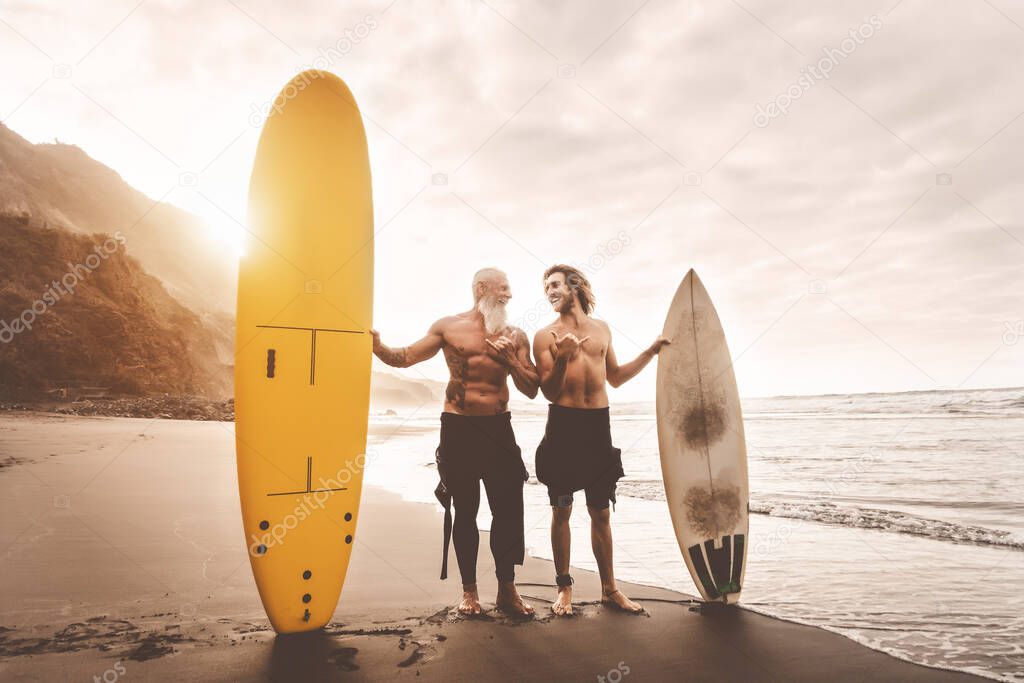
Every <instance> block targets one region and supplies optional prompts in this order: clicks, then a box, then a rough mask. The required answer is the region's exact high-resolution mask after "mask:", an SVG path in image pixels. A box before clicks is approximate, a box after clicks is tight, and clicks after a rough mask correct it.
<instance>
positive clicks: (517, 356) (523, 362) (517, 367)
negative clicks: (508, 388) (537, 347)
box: [484, 327, 540, 398]
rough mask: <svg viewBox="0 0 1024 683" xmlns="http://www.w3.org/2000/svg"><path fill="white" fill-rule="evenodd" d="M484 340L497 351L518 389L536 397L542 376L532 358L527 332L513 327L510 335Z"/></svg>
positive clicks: (498, 357)
mask: <svg viewBox="0 0 1024 683" xmlns="http://www.w3.org/2000/svg"><path fill="white" fill-rule="evenodd" d="M509 337H511V338H509ZM484 341H485V342H487V345H488V346H490V347H491V348H492V349H493V350H494V351H495V357H496V358H497V359H498V361H499V362H501V363H502V364H503V365H504V366H505V367H506V368H508V372H509V374H510V375H512V382H513V383H514V384H515V385H516V389H519V391H521V392H523V394H524V395H525V396H526V397H527V398H536V396H537V389H538V387H540V376H539V375H538V374H537V368H536V366H534V364H533V361H532V360H530V341H529V340H528V339H527V338H526V333H525V332H523V331H522V330H520V329H519V328H517V327H513V328H512V330H511V333H510V334H509V336H508V337H506V336H504V335H502V336H501V337H498V339H496V340H495V341H493V342H492V341H491V340H489V339H485V340H484Z"/></svg>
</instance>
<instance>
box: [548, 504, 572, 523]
mask: <svg viewBox="0 0 1024 683" xmlns="http://www.w3.org/2000/svg"><path fill="white" fill-rule="evenodd" d="M571 516H572V503H570V504H569V505H566V506H559V507H553V508H551V519H552V521H553V522H554V523H555V524H568V523H569V518H570V517H571Z"/></svg>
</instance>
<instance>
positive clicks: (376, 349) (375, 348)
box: [370, 330, 381, 353]
mask: <svg viewBox="0 0 1024 683" xmlns="http://www.w3.org/2000/svg"><path fill="white" fill-rule="evenodd" d="M370 336H371V337H373V352H374V353H378V352H379V351H380V347H381V344H380V332H378V331H377V330H370Z"/></svg>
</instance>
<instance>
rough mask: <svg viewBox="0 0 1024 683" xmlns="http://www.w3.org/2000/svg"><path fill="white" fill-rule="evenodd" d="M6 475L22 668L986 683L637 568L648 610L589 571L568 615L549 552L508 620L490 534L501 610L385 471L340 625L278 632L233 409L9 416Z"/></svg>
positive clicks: (2, 642) (7, 573)
mask: <svg viewBox="0 0 1024 683" xmlns="http://www.w3.org/2000/svg"><path fill="white" fill-rule="evenodd" d="M378 466H386V463H382V464H380V465H378ZM0 486H2V489H0V490H2V492H3V497H2V503H0V513H2V514H0V573H2V575H3V577H4V578H3V581H2V586H0V678H2V679H3V680H4V681H59V680H82V679H85V680H89V679H93V680H104V681H107V682H108V683H111V682H112V681H116V680H118V679H119V678H121V677H126V678H127V679H128V680H169V679H175V678H180V679H182V680H200V681H221V680H224V681H228V680H232V681H233V680H252V681H262V680H275V681H285V680H287V681H317V680H385V679H393V678H410V679H411V678H417V679H418V680H424V681H431V680H442V679H443V680H446V681H460V680H477V679H481V678H483V679H487V680H524V679H529V680H533V681H562V680H597V681H610V682H611V683H619V681H620V680H624V679H629V680H637V681H640V680H644V681H646V680H654V681H660V680H692V681H718V680H722V681H725V680H751V681H771V680H779V681H783V680H784V681H822V680H829V681H835V682H838V681H863V680H872V681H879V680H881V681H956V680H965V681H966V680H978V679H976V678H975V677H973V676H969V675H966V674H959V673H952V672H945V671H939V670H935V669H929V668H925V667H922V666H917V665H914V664H910V663H907V662H903V661H901V660H898V659H895V658H893V657H891V656H889V655H886V654H884V653H881V652H877V651H874V650H870V649H868V648H866V647H862V646H860V645H858V644H856V643H854V642H853V641H850V640H848V639H846V638H844V637H842V636H839V635H835V634H832V633H829V632H826V631H823V630H820V629H816V628H812V627H808V626H801V625H797V624H792V623H789V622H784V621H780V620H776V619H772V618H769V617H765V616H762V615H758V614H754V613H752V612H749V611H745V610H743V609H710V610H707V609H705V610H701V609H699V608H698V607H697V606H696V604H695V600H694V598H693V597H692V596H688V595H683V594H679V593H675V592H672V591H668V590H662V589H658V588H650V587H644V586H637V585H630V584H625V583H623V584H622V586H621V587H622V589H623V590H624V591H625V592H626V593H627V594H629V595H630V596H632V597H633V598H634V599H637V600H639V601H640V602H641V603H642V604H643V605H644V606H645V607H646V608H647V610H648V614H647V615H645V616H630V615H625V614H620V613H617V612H613V611H610V610H608V609H605V608H603V607H602V606H601V605H600V604H599V603H597V602H596V601H597V599H598V598H599V596H600V584H599V581H598V580H597V577H596V576H595V575H594V574H592V573H589V572H585V571H582V570H578V569H577V570H574V571H573V574H574V576H575V577H576V580H577V583H576V591H575V597H576V600H577V601H578V612H579V614H578V616H575V617H573V618H561V619H557V618H554V617H553V616H552V615H551V613H550V611H549V610H548V606H549V604H550V603H549V601H550V599H551V598H552V597H553V594H554V588H553V578H554V576H553V575H554V570H553V568H552V565H551V563H550V562H548V561H545V560H540V559H536V558H532V557H531V558H527V562H526V564H525V566H524V567H522V568H521V569H520V570H519V572H518V582H519V585H520V590H521V591H522V592H523V593H524V595H525V596H527V599H528V601H529V602H530V603H531V604H532V605H533V606H534V607H535V608H536V610H537V618H535V619H533V620H531V621H526V622H524V621H518V620H514V619H510V618H506V617H504V616H502V615H501V614H499V613H497V612H495V611H494V610H493V609H490V608H493V598H494V592H495V582H494V578H493V574H492V572H493V564H492V563H491V560H490V557H489V553H488V551H487V541H486V539H482V540H481V546H480V547H481V553H480V570H479V574H480V576H481V591H482V597H483V600H484V602H485V607H487V608H489V609H490V611H488V613H487V614H486V615H485V616H484V617H482V618H478V619H462V618H459V617H457V616H456V615H454V614H453V612H452V609H453V607H454V605H455V604H456V602H457V599H458V598H459V596H460V587H459V584H458V580H457V571H456V572H455V576H453V577H452V578H450V579H449V580H448V581H440V580H438V578H437V576H438V572H439V565H440V547H441V515H440V513H439V508H438V506H431V505H425V504H417V503H409V502H405V501H403V500H401V499H400V498H398V497H397V496H396V495H394V494H391V493H388V492H387V491H384V490H381V489H376V488H367V489H366V490H365V491H364V495H363V507H362V510H361V513H360V518H359V533H358V534H357V536H356V547H355V551H354V556H353V560H352V565H351V567H350V570H349V575H348V579H347V581H346V584H345V589H344V592H343V594H342V598H341V601H340V603H339V605H338V607H337V609H336V611H335V614H334V619H333V621H332V622H331V624H330V625H329V626H328V627H327V628H326V629H324V630H323V631H321V632H317V633H313V634H304V635H300V636H284V637H275V635H274V633H273V631H272V630H271V629H270V627H269V624H268V622H267V620H266V617H265V615H264V613H263V609H262V606H261V605H260V601H259V597H258V595H257V593H256V588H255V584H254V583H253V579H252V574H251V572H250V569H249V560H248V557H247V556H246V547H245V540H244V539H243V537H242V534H241V517H240V512H239V506H238V496H237V489H236V484H235V463H234V448H233V431H232V425H230V424H226V423H219V422H188V421H177V420H160V419H155V420H150V419H131V418H101V417H68V416H56V415H48V414H41V413H28V414H26V413H17V414H16V413H0ZM574 541H575V542H576V543H587V542H588V539H585V538H579V537H577V538H575V539H574ZM681 562H682V561H681V560H680V563H681ZM452 564H453V568H454V554H453V557H452ZM823 599H827V596H823Z"/></svg>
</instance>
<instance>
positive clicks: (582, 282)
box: [541, 263, 597, 315]
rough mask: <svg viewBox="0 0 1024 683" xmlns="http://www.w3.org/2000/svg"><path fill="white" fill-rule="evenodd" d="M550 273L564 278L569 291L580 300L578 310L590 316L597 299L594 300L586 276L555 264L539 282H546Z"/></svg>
mask: <svg viewBox="0 0 1024 683" xmlns="http://www.w3.org/2000/svg"><path fill="white" fill-rule="evenodd" d="M552 273H561V274H562V275H564V276H565V282H566V284H568V285H569V289H571V290H572V291H573V292H575V293H576V298H578V299H579V300H580V308H582V309H583V312H584V313H586V314H587V315H590V312H591V311H592V310H594V305H595V304H596V303H597V299H595V298H594V290H593V289H591V287H590V280H588V279H587V276H586V275H584V274H583V273H582V272H581V271H580V270H579V269H578V268H573V267H572V266H569V265H566V264H564V263H556V264H555V265H553V266H551V267H550V268H548V269H547V270H545V271H544V278H543V279H542V280H541V282H547V281H548V278H549V277H551V274H552Z"/></svg>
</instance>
